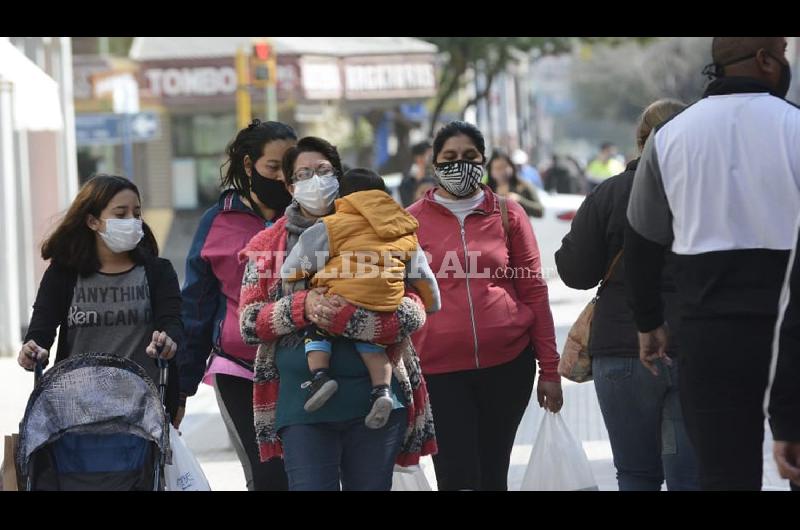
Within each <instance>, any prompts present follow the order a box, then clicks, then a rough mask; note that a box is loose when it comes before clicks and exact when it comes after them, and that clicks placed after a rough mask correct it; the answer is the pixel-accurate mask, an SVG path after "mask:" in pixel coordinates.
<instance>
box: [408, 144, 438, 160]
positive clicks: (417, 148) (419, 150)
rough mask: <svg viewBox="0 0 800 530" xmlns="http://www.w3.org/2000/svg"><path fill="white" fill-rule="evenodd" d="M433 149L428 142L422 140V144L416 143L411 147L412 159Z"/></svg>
mask: <svg viewBox="0 0 800 530" xmlns="http://www.w3.org/2000/svg"><path fill="white" fill-rule="evenodd" d="M431 147H433V146H432V145H431V143H430V142H429V141H428V140H423V141H422V142H418V143H416V144H414V145H412V146H411V156H413V157H414V158H416V157H418V156H423V155H424V154H425V153H427V152H428V149H430V148H431Z"/></svg>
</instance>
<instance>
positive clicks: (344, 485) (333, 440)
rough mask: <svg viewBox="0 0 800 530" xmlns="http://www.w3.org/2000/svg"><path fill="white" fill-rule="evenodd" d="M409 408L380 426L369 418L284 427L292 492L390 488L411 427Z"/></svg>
mask: <svg viewBox="0 0 800 530" xmlns="http://www.w3.org/2000/svg"><path fill="white" fill-rule="evenodd" d="M406 417H407V411H406V409H404V408H402V409H396V410H395V411H393V412H392V414H391V416H389V421H388V422H387V423H386V425H385V426H384V427H382V428H380V429H368V428H367V427H366V426H365V425H364V418H358V419H355V420H350V421H339V422H327V423H314V424H308V425H303V424H301V425H289V426H287V427H284V428H283V429H281V431H280V437H281V441H282V442H283V452H284V455H283V457H284V464H285V467H286V475H287V476H288V477H289V491H339V484H340V482H341V489H342V490H344V491H389V490H391V489H392V472H393V469H394V462H395V459H396V458H397V454H398V453H399V452H400V445H401V444H402V442H403V436H404V435H405V432H406Z"/></svg>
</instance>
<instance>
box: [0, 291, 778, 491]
mask: <svg viewBox="0 0 800 530" xmlns="http://www.w3.org/2000/svg"><path fill="white" fill-rule="evenodd" d="M548 286H549V288H550V304H551V308H552V311H553V319H554V321H555V326H556V340H557V342H558V347H559V350H560V349H561V346H562V345H563V342H564V339H565V337H566V334H567V331H568V330H569V327H570V326H571V324H572V322H573V321H574V319H575V318H576V317H577V315H578V314H579V313H580V311H581V309H582V308H583V306H584V305H585V304H586V303H587V302H588V301H589V300H590V299H591V296H592V294H593V291H577V290H574V289H570V288H568V287H566V286H565V285H564V284H563V283H562V282H561V281H560V280H557V279H554V280H551V281H550V282H548ZM562 381H563V385H564V408H563V409H562V410H561V415H562V416H563V418H564V420H565V422H566V423H567V425H568V426H569V428H570V431H571V432H572V434H573V435H574V436H575V437H576V438H577V439H579V440H580V441H581V442H582V444H583V449H584V451H585V452H586V455H587V457H588V458H589V461H590V463H591V466H592V472H593V473H594V477H595V480H596V481H597V484H598V487H599V489H600V490H601V491H616V490H617V482H616V478H615V470H614V465H613V462H612V455H611V446H610V444H609V442H608V433H607V432H606V429H605V426H604V424H603V418H602V416H601V414H600V408H599V406H598V404H597V396H596V394H595V392H594V384H593V383H591V382H589V383H583V384H577V383H572V382H571V381H567V380H566V379H563V380H562ZM32 387H33V375H32V374H30V373H27V372H24V371H23V370H22V369H21V368H19V366H18V365H17V362H16V359H13V358H2V359H0V403H3V407H2V410H0V432H2V433H3V434H9V433H11V432H17V431H18V428H19V421H20V420H21V419H22V416H23V414H24V412H25V405H26V403H27V399H28V395H29V393H30V391H31V389H32ZM541 417H542V412H541V409H540V408H539V406H538V404H537V403H536V396H535V395H534V396H532V401H531V404H530V405H529V406H528V410H527V411H526V412H525V416H524V417H523V419H522V423H521V424H520V426H519V429H518V431H517V437H516V442H515V445H514V450H513V452H512V454H511V467H510V469H509V473H508V488H509V490H511V491H516V490H519V489H520V485H521V483H522V478H523V476H524V474H525V469H526V467H527V465H528V459H529V457H530V453H531V449H532V448H533V444H534V441H535V439H536V431H537V429H538V425H539V422H540V420H541ZM181 431H182V433H183V436H185V437H186V442H187V444H188V446H189V447H190V448H191V449H192V451H194V453H195V455H196V456H197V458H198V460H199V461H200V463H201V465H202V466H203V470H204V471H205V473H206V477H207V478H208V481H209V483H210V485H211V488H212V489H213V490H216V491H244V490H246V487H245V481H244V473H243V472H242V467H241V465H240V464H239V460H238V459H237V458H236V454H235V452H234V450H233V446H232V445H231V443H230V441H229V440H228V435H227V433H226V431H225V426H224V424H223V423H222V418H221V416H220V414H219V409H218V407H217V402H216V398H215V396H214V389H213V388H212V387H210V386H208V385H202V384H201V385H200V389H199V390H198V392H197V395H195V396H193V397H191V398H190V399H189V401H188V404H187V408H186V416H185V418H184V420H183V423H182V425H181ZM766 432H767V434H766V439H765V443H764V479H763V489H764V490H765V491H770V490H788V489H789V487H788V484H787V482H786V481H785V480H782V479H781V478H780V477H779V476H778V473H777V470H776V467H775V462H774V460H773V458H772V454H771V451H772V438H771V436H770V433H769V429H767V431H766ZM421 467H422V469H423V471H424V472H425V477H426V478H427V480H428V483H429V485H430V487H431V488H432V489H433V490H435V489H436V477H435V475H434V470H433V463H432V461H431V458H430V457H424V458H423V459H422V462H421ZM395 476H396V477H397V473H396V474H395Z"/></svg>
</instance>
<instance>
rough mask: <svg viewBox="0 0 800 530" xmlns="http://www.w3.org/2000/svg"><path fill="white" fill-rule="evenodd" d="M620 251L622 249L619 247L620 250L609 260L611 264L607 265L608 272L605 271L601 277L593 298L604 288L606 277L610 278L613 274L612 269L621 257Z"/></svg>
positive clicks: (597, 296)
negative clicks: (601, 279)
mask: <svg viewBox="0 0 800 530" xmlns="http://www.w3.org/2000/svg"><path fill="white" fill-rule="evenodd" d="M622 252H623V249H620V251H619V252H617V255H616V256H614V259H613V260H612V261H611V265H610V266H609V267H608V272H606V275H605V277H603V281H602V282H601V283H600V287H599V288H598V289H597V294H596V295H595V299H597V298H599V297H600V293H602V292H603V289H604V288H605V286H606V283H607V282H608V279H609V278H611V275H612V274H614V269H616V268H617V263H619V259H620V258H621V257H622Z"/></svg>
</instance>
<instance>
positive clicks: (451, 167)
mask: <svg viewBox="0 0 800 530" xmlns="http://www.w3.org/2000/svg"><path fill="white" fill-rule="evenodd" d="M433 171H434V173H435V174H436V179H437V180H438V181H439V185H440V186H441V187H442V188H444V190H445V191H447V192H448V193H450V194H452V195H455V196H456V197H466V196H467V195H469V194H470V193H472V192H474V191H475V190H476V189H477V188H478V183H479V182H480V181H481V177H483V165H482V164H479V163H477V162H470V161H469V160H456V161H454V162H444V163H443V164H436V165H435V166H434V169H433Z"/></svg>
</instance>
